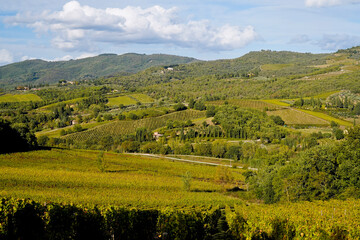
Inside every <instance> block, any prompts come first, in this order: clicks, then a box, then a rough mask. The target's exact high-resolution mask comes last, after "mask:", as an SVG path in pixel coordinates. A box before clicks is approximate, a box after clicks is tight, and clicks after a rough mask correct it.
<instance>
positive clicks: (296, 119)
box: [267, 108, 329, 125]
mask: <svg viewBox="0 0 360 240" xmlns="http://www.w3.org/2000/svg"><path fill="white" fill-rule="evenodd" d="M267 114H268V115H269V116H272V115H278V116H280V117H281V118H282V119H283V120H284V121H285V124H288V125H329V122H328V121H326V120H324V119H322V118H320V117H316V116H313V115H311V114H309V113H305V112H303V111H300V109H292V108H288V109H281V110H278V111H268V112H267Z"/></svg>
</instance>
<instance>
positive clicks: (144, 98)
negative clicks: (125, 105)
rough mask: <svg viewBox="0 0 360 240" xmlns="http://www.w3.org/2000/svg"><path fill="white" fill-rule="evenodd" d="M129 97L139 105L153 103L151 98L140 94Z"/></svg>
mask: <svg viewBox="0 0 360 240" xmlns="http://www.w3.org/2000/svg"><path fill="white" fill-rule="evenodd" d="M130 96H131V97H133V98H135V99H136V100H138V101H139V102H141V103H152V102H154V99H153V98H151V97H149V96H148V95H145V94H142V93H138V94H131V95H130Z"/></svg>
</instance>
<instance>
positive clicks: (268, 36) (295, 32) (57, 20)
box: [0, 0, 360, 65]
mask: <svg viewBox="0 0 360 240" xmlns="http://www.w3.org/2000/svg"><path fill="white" fill-rule="evenodd" d="M359 12H360V0H292V1H285V0H274V1H268V0H203V1H200V0H192V1H190V0H181V1H180V0H171V1H169V0H167V1H165V0H157V1H145V0H131V1H130V0H122V1H119V0H102V1H98V0H76V1H67V0H56V1H55V0H32V1H28V0H11V1H5V0H0V65H5V64H9V63H12V62H17V61H22V60H26V59H34V58H38V59H44V60H52V61H53V60H68V59H78V58H84V57H88V56H95V55H98V54H101V53H116V54H123V53H128V52H135V53H146V54H152V53H164V54H174V55H181V56H189V57H194V58H198V59H202V60H213V59H225V58H236V57H240V56H242V55H244V54H246V53H248V52H250V51H259V50H262V49H266V50H267V49H270V50H290V51H297V52H312V53H325V52H334V51H337V50H338V49H343V48H349V47H352V46H356V45H360V33H359V30H360V14H359Z"/></svg>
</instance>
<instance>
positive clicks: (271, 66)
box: [261, 64, 294, 71]
mask: <svg viewBox="0 0 360 240" xmlns="http://www.w3.org/2000/svg"><path fill="white" fill-rule="evenodd" d="M293 65H294V64H264V65H262V66H261V70H265V71H266V70H274V71H276V70H281V69H283V68H287V67H292V66H293Z"/></svg>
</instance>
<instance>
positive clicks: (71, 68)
mask: <svg viewBox="0 0 360 240" xmlns="http://www.w3.org/2000/svg"><path fill="white" fill-rule="evenodd" d="M194 61H198V60H196V59H194V58H187V57H179V56H172V55H165V54H153V55H145V54H134V53H128V54H124V55H116V54H102V55H99V56H96V57H90V58H84V59H79V60H70V61H58V62H48V61H44V60H38V59H37V60H27V61H23V62H18V63H13V64H9V65H6V66H2V67H0V87H2V88H6V87H13V86H16V85H38V84H52V83H57V82H58V81H59V80H61V79H64V80H67V81H74V80H82V79H94V78H98V77H103V76H108V75H114V74H117V75H118V74H120V75H128V74H133V73H136V72H138V71H141V70H144V69H147V68H149V67H152V66H159V65H176V64H182V63H189V62H194Z"/></svg>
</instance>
